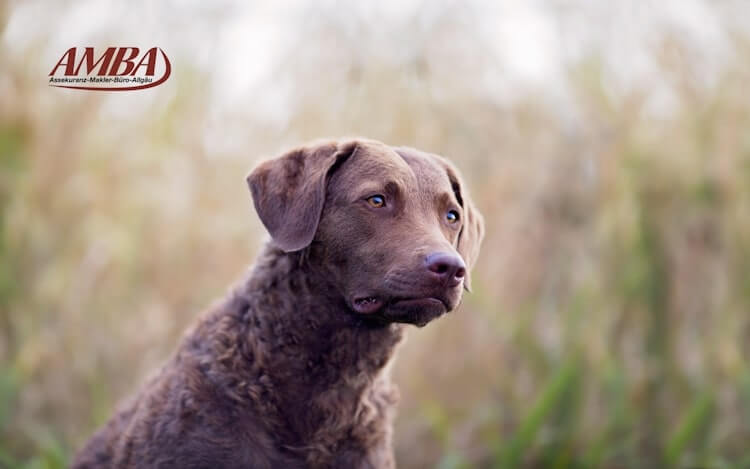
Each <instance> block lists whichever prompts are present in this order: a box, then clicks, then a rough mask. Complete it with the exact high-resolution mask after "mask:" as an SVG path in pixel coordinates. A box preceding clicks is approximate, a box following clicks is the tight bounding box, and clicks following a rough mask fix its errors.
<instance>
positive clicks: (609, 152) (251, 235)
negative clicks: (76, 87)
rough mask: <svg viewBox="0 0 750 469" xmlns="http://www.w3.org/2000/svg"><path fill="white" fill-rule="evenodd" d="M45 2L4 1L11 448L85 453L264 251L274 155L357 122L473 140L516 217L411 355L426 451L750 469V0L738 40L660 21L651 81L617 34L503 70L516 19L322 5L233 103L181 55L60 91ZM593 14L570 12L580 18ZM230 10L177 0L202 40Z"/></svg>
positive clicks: (451, 461)
mask: <svg viewBox="0 0 750 469" xmlns="http://www.w3.org/2000/svg"><path fill="white" fill-rule="evenodd" d="M32 3H33V4H34V5H35V6H33V7H31V8H32V12H36V13H33V14H29V13H28V12H27V13H26V14H27V16H28V15H31V17H33V16H34V15H36V14H39V15H40V17H41V19H39V21H41V24H42V25H50V24H53V23H54V20H55V15H58V14H62V13H61V12H62V11H63V9H64V8H67V7H70V4H67V5H63V6H54V7H53V6H52V5H50V6H48V7H44V8H40V7H39V3H38V2H32ZM21 5H22V4H21V2H19V3H8V4H3V3H0V39H2V40H3V42H2V43H0V467H3V468H4V467H8V468H58V467H63V466H64V465H65V464H66V461H67V460H68V458H69V457H70V456H71V454H72V452H73V451H74V450H75V448H77V447H78V446H79V445H80V444H81V443H82V442H83V441H84V440H85V439H86V438H87V436H88V435H90V433H91V432H92V431H93V429H94V428H95V427H97V426H98V425H100V424H101V423H102V422H104V421H105V420H106V419H107V417H108V416H109V414H110V412H111V410H112V407H113V405H114V404H115V403H116V402H117V401H118V400H119V399H120V398H122V397H123V396H125V395H128V394H129V393H130V392H132V391H133V390H134V389H135V388H137V387H138V383H139V382H140V381H141V380H142V379H143V378H144V377H145V376H146V375H147V374H149V372H150V371H151V370H153V369H154V368H155V367H157V366H158V365H159V364H160V363H161V362H162V361H163V360H164V359H165V358H166V357H167V356H168V355H169V353H170V352H171V350H173V348H174V346H175V344H176V342H177V341H178V339H179V337H180V335H181V334H182V332H183V330H184V329H185V327H186V326H187V324H189V323H190V322H191V321H193V319H194V318H195V317H196V316H197V315H198V314H199V313H200V312H201V310H202V309H203V308H205V307H206V306H207V305H208V304H209V303H210V302H211V301H212V300H213V299H215V298H217V297H219V296H220V295H222V294H223V292H224V291H225V290H226V289H227V288H228V287H229V286H230V285H231V284H232V282H233V281H235V280H236V279H237V278H238V277H239V276H240V274H241V273H242V272H243V270H244V269H246V268H247V266H248V265H249V264H250V263H251V262H252V260H253V258H254V255H255V253H256V251H257V250H258V248H259V246H260V245H261V242H262V239H263V237H264V236H265V234H264V232H263V230H262V227H261V225H260V222H259V221H258V220H257V218H256V216H255V214H254V212H253V211H252V208H251V207H252V205H251V203H250V198H249V194H248V193H247V190H246V187H245V182H244V176H245V174H246V172H247V170H248V169H249V168H251V167H252V166H253V164H254V163H255V162H256V161H257V160H258V159H259V158H263V157H268V156H273V155H275V154H276V153H278V152H279V151H280V150H281V149H283V148H285V147H287V146H289V145H293V144H297V143H300V142H303V141H306V140H309V139H313V138H319V137H327V136H330V137H337V136H346V135H363V136H368V137H371V138H375V139H380V140H383V141H385V142H388V143H392V144H403V145H410V146H414V147H417V148H421V149H425V150H430V151H434V152H436V153H440V154H443V155H446V156H447V157H449V158H451V159H452V160H453V161H455V162H456V164H457V165H458V166H459V167H460V168H461V169H462V170H463V173H464V174H465V175H466V176H467V178H468V179H469V180H470V189H471V192H472V195H473V197H474V199H475V201H476V203H477V205H478V206H479V207H480V209H481V210H482V212H483V213H484V215H485V218H486V221H487V236H486V239H485V242H484V245H483V251H482V257H481V259H480V261H479V264H478V266H477V267H476V269H475V273H474V287H475V289H474V292H473V293H472V294H469V295H466V296H465V302H464V305H463V307H462V308H461V310H460V311H458V312H456V313H454V314H452V315H451V316H449V317H447V318H443V319H441V320H440V321H438V322H437V323H435V324H431V325H430V326H429V327H427V328H425V329H422V330H412V331H410V333H409V339H408V341H407V343H406V344H405V345H404V346H403V348H402V349H401V352H400V356H399V360H398V362H397V365H396V369H395V379H396V381H397V382H398V383H399V385H400V387H401V394H402V402H401V405H400V414H399V419H398V422H397V429H396V433H395V434H396V437H395V444H396V448H397V460H398V461H399V467H402V468H422V467H439V468H442V469H448V468H468V467H497V468H511V467H545V468H546V467H549V468H640V467H644V468H650V467H654V468H657V467H659V468H662V467H686V468H688V467H690V468H695V467H706V468H708V467H710V468H745V467H750V444H749V442H750V368H749V367H748V361H749V360H750V314H749V313H750V97H749V96H748V86H749V85H750V36H749V35H748V32H747V29H746V28H745V29H744V30H743V29H742V27H741V26H742V21H741V20H739V21H735V20H737V18H741V17H742V15H743V14H744V18H745V20H746V19H747V18H748V17H749V16H748V15H750V8H748V7H747V4H744V3H741V2H736V3H731V2H725V3H722V4H721V5H722V8H721V9H719V7H716V8H717V9H716V11H713V10H712V12H713V13H715V14H716V15H718V16H716V17H717V18H719V20H718V21H719V23H718V24H719V25H720V26H721V33H722V37H723V38H724V43H725V46H724V48H723V49H721V51H720V53H719V52H717V53H716V54H714V53H713V51H712V50H711V49H710V48H709V50H708V52H707V53H699V52H698V50H697V49H696V48H695V47H694V46H693V45H692V44H693V43H692V42H691V39H692V38H691V37H690V35H689V34H681V33H680V32H679V31H677V32H675V30H673V29H668V28H665V29H664V30H663V31H662V30H657V31H656V33H655V34H653V36H652V39H651V40H650V42H649V44H648V47H644V48H643V49H638V50H637V51H636V52H637V59H638V60H648V63H649V64H651V66H652V67H653V70H652V72H651V73H652V75H650V77H651V78H650V79H649V80H645V81H644V80H641V81H637V80H636V81H628V80H623V79H621V78H618V77H621V73H620V72H622V71H623V70H622V69H621V68H622V67H627V66H628V64H630V63H632V61H630V62H628V61H627V60H625V59H626V58H621V57H618V56H613V55H608V54H609V53H610V52H612V50H610V49H607V48H601V49H599V50H598V49H596V48H593V49H585V50H584V52H583V53H581V54H577V55H576V57H573V58H570V57H567V58H565V60H564V61H563V66H562V67H561V73H560V75H559V77H557V78H555V79H554V80H547V81H544V82H533V81H532V82H530V83H526V84H524V83H522V82H523V80H521V81H520V82H521V83H520V84H519V82H512V83H510V84H508V85H503V86H498V85H497V83H498V80H501V79H502V78H503V77H504V76H505V75H506V72H507V69H506V68H504V63H503V61H502V60H501V59H499V58H498V57H496V56H494V55H493V54H491V53H490V52H489V51H490V50H491V47H490V45H489V42H492V41H494V40H497V38H495V37H494V36H489V37H488V36H487V35H486V34H484V33H482V31H487V30H488V29H487V28H489V29H490V30H491V21H490V20H489V19H488V18H492V17H493V15H501V14H502V11H499V12H498V11H497V10H494V9H492V8H490V9H489V10H487V9H486V5H485V6H483V5H484V4H480V3H477V4H474V3H472V4H471V5H472V7H471V8H467V7H466V6H464V5H462V4H451V3H425V4H420V6H417V7H416V8H414V9H413V11H412V10H410V11H411V13H408V14H404V15H403V18H402V19H401V20H400V21H384V20H382V18H381V19H379V18H380V17H378V16H377V14H375V13H373V12H372V11H371V10H369V9H367V8H364V7H358V8H354V7H351V8H349V7H347V8H345V7H344V6H343V5H338V6H336V5H332V4H326V6H324V7H315V8H313V7H312V6H310V5H307V6H306V7H304V8H302V9H301V10H300V11H299V12H296V13H295V14H291V13H290V17H291V19H290V20H289V23H288V25H287V29H285V30H284V31H287V32H288V34H287V36H285V37H287V39H286V40H285V42H283V43H284V44H285V45H284V46H279V47H278V48H277V49H275V52H274V53H275V54H276V55H278V57H277V60H275V61H274V66H273V67H272V68H269V69H268V70H267V71H266V72H265V74H264V75H263V76H262V77H261V79H259V80H258V81H257V83H256V84H255V85H254V87H253V88H252V89H250V90H249V91H248V93H247V94H246V95H245V97H244V98H243V100H239V99H238V100H236V101H234V102H230V103H229V104H228V105H225V106H224V108H222V109H221V110H216V108H215V106H214V100H213V98H212V96H213V95H212V94H211V93H210V92H208V91H207V90H212V89H215V88H216V87H217V86H218V87H221V86H222V85H221V83H220V82H219V84H218V85H217V80H220V79H221V78H220V77H219V78H217V77H216V76H215V75H214V74H212V73H211V69H210V68H205V67H203V66H200V65H196V63H195V62H192V61H191V58H190V55H189V54H186V53H184V52H180V50H179V49H178V47H177V45H175V46H174V49H176V50H177V52H175V54H174V55H173V56H172V60H173V66H174V67H175V72H174V74H173V77H172V78H171V79H170V81H169V82H168V83H167V84H166V85H164V86H162V87H158V88H155V89H153V90H149V91H144V92H140V93H141V94H140V95H136V94H135V93H122V94H118V95H117V96H113V95H108V94H100V93H85V92H76V91H65V90H59V89H53V88H48V87H47V85H46V81H45V76H46V73H48V69H49V68H50V67H49V66H48V65H49V64H48V62H49V60H46V59H45V60H46V61H44V60H41V59H39V57H55V56H56V55H58V54H59V53H60V51H61V50H62V49H61V48H59V47H58V48H52V51H51V52H44V51H47V50H48V49H50V46H49V44H50V41H51V40H52V38H56V39H57V40H59V36H60V35H61V34H62V32H61V31H59V30H54V29H52V30H45V29H44V27H40V28H39V29H34V28H30V29H29V31H28V32H27V33H26V35H27V36H28V40H26V41H25V42H23V43H17V42H11V41H10V39H8V36H7V35H6V36H5V37H3V30H4V28H5V26H8V25H9V24H12V21H13V13H14V12H15V11H16V10H17V9H21ZM220 5H224V3H221V4H220ZM584 6H585V5H584V4H581V5H578V4H577V3H575V2H574V3H572V4H569V3H564V2H549V8H550V9H554V11H555V12H556V13H552V16H553V17H555V18H557V19H558V20H560V21H561V25H565V24H568V23H566V22H565V21H564V20H565V18H566V17H567V16H566V15H567V13H566V12H568V13H569V12H570V11H571V10H576V9H577V8H579V7H580V9H581V10H580V11H581V12H582V13H581V14H583V15H586V14H588V13H591V14H592V15H594V13H596V12H597V11H598V12H599V13H602V10H601V9H596V8H594V7H591V6H588V7H585V8H584ZM155 8H156V7H155ZM165 8H166V7H165ZM170 8H177V7H175V6H174V5H173V6H172V7H170ZM190 8H193V10H194V9H195V8H197V7H195V6H194V5H193V6H191V7H190ZM222 8H223V6H217V7H215V8H214V9H211V8H208V10H206V11H205V12H204V13H206V14H205V15H201V17H200V18H199V19H195V18H194V17H193V16H190V15H188V14H185V15H179V14H177V13H175V16H173V17H172V18H171V23H170V24H169V28H172V29H170V34H173V35H175V37H174V38H172V39H171V40H172V41H173V43H174V44H177V43H178V42H179V41H180V40H183V39H185V38H186V37H187V36H185V38H183V36H181V35H183V34H184V35H187V34H189V33H187V32H185V33H183V32H181V31H186V30H188V29H191V28H192V29H191V31H192V32H191V33H190V34H194V35H196V34H197V35H201V34H206V35H207V36H206V37H207V38H210V37H212V36H210V31H212V28H215V29H217V30H218V29H221V28H222V24H224V23H222V22H223V21H227V17H228V16H231V14H232V10H231V8H229V9H228V10H227V11H228V13H222ZM592 10H593V11H594V13H592ZM605 10H606V8H605ZM160 11H161V10H158V11H157V12H156V13H153V12H152V14H157V13H159V12H160ZM191 11H192V10H191ZM201 11H202V10H201ZM576 11H577V10H576ZM587 12H588V13H587ZM193 13H194V12H193ZM193 13H190V14H191V15H192V14H193ZM605 14H606V11H605ZM223 15H224V16H223ZM555 15H557V16H555ZM126 16H127V15H126ZM588 19H589V20H591V21H590V22H588V23H587V22H584V23H581V24H583V26H582V25H581V24H579V23H575V22H574V23H571V24H573V25H574V26H575V25H578V26H575V27H576V28H579V29H580V28H583V30H584V32H586V31H588V29H586V28H591V29H594V28H596V27H601V26H602V25H601V24H600V23H597V17H596V16H592V17H591V18H588ZM16 20H18V18H16ZM125 20H127V18H125V19H124V20H123V21H125ZM18 21H21V20H18ZM488 21H490V23H489V24H490V26H487V24H488ZM196 22H197V23H196ZM482 25H484V26H486V27H480V26H482ZM745 26H746V21H745ZM280 28H281V27H280ZM560 31H561V33H560V34H563V35H564V33H565V31H566V29H565V28H564V27H562V26H561V28H560ZM620 32H621V31H619V30H618V31H615V32H614V34H619V33H620ZM123 37H125V38H126V39H127V37H128V36H123ZM97 40H99V42H97V44H99V43H101V38H99V39H97ZM185 40H187V39H185ZM206 40H207V41H209V42H210V39H206ZM105 42H106V41H105ZM113 42H116V41H113ZM125 42H127V41H125ZM71 45H76V44H71ZM78 45H82V44H78ZM169 45H170V43H169V42H168V41H167V42H166V43H165V44H162V47H164V48H165V49H166V50H167V51H168V52H169V51H170V49H169ZM517 47H518V48H519V50H520V52H519V53H521V54H523V51H524V49H523V48H524V44H518V45H517ZM704 52H705V51H704ZM50 54H51V55H50ZM638 54H640V55H638ZM717 57H721V60H718V59H717ZM621 59H622V60H621ZM631 59H632V57H631ZM238 60H243V59H242V58H238ZM514 83H515V84H514Z"/></svg>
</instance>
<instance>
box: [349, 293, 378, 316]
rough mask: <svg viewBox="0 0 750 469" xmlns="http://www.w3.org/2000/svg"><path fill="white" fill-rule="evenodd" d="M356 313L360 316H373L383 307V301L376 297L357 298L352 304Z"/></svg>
mask: <svg viewBox="0 0 750 469" xmlns="http://www.w3.org/2000/svg"><path fill="white" fill-rule="evenodd" d="M352 306H353V307H354V311H356V312H358V313H360V314H373V313H376V312H378V310H379V309H380V308H382V307H383V300H380V299H378V298H376V297H374V296H363V297H359V298H355V299H354V301H353V302H352Z"/></svg>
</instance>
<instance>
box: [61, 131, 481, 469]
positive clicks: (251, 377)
mask: <svg viewBox="0 0 750 469" xmlns="http://www.w3.org/2000/svg"><path fill="white" fill-rule="evenodd" d="M248 182H249V184H250V187H251V190H252V192H253V198H254V201H255V206H256V209H257V210H258V213H259V215H260V217H261V220H262V221H263V223H264V224H265V225H266V227H267V228H268V229H269V232H270V233H271V236H272V240H271V242H270V243H269V244H268V245H267V246H266V248H265V249H264V251H263V252H262V253H261V255H260V256H259V259H258V260H257V262H256V265H255V267H254V268H253V269H252V271H251V273H250V275H249V277H248V278H247V280H245V281H244V282H242V283H241V284H240V285H239V286H238V287H236V288H235V289H234V291H233V292H232V293H231V294H230V295H229V296H228V297H227V298H226V299H225V300H224V301H223V302H221V303H219V304H217V305H216V306H214V307H213V308H212V309H211V310H209V311H208V312H207V313H206V314H205V315H204V316H203V317H202V318H201V320H200V321H199V322H198V324H197V325H196V326H195V327H194V328H193V329H192V330H190V331H189V332H188V333H187V334H186V336H185V338H184V339H183V340H182V343H181V345H180V346H179V348H178V350H177V352H176V354H175V355H174V356H173V357H172V358H171V359H170V360H169V362H168V363H167V364H166V365H165V366H164V367H163V368H162V369H161V371H160V372H159V373H158V374H157V375H156V376H154V377H153V378H151V379H150V380H149V381H148V383H146V385H145V386H144V387H143V389H142V390H141V391H140V392H139V393H138V394H137V395H136V396H135V397H134V398H133V399H132V400H131V401H129V402H128V403H126V404H125V405H123V406H122V407H121V408H120V410H119V411H118V412H117V413H116V414H115V416H114V417H113V418H112V419H111V420H110V421H109V422H108V423H107V424H106V425H105V426H104V427H103V428H102V429H100V430H99V431H98V432H97V433H96V434H95V435H94V436H93V437H92V439H91V440H90V441H89V442H88V444H87V445H86V446H85V447H84V448H83V449H82V450H81V452H80V453H79V454H78V457H77V459H76V460H75V462H74V464H73V467H74V468H78V469H83V468H99V467H102V468H135V467H139V468H140V467H146V468H172V467H175V468H240V467H242V468H295V467H300V468H302V467H311V468H324V467H326V468H327V467H339V468H392V467H394V461H393V452H392V448H391V425H392V419H393V409H394V405H395V403H396V400H397V391H396V389H395V388H394V386H393V385H392V384H391V383H390V380H389V376H388V373H387V369H388V363H389V362H390V360H391V358H392V356H393V354H394V351H395V349H396V346H397V344H398V343H399V342H400V340H401V338H402V329H403V327H405V326H404V325H403V323H412V324H416V325H419V326H421V325H424V324H426V323H427V322H429V321H430V320H432V319H434V318H435V317H438V316H440V315H442V314H443V313H445V312H448V311H450V310H452V309H453V308H455V306H456V305H457V304H458V302H459V301H460V296H461V288H462V285H464V283H465V281H467V280H468V278H466V279H465V278H464V276H468V272H466V273H464V271H463V270H462V269H463V267H462V266H463V265H464V264H463V261H462V260H461V259H460V258H459V257H458V255H459V253H460V254H461V256H462V257H463V258H464V259H466V262H467V264H470V263H471V262H473V260H474V259H475V258H476V254H477V249H478V245H479V242H480V240H481V236H482V221H481V217H480V216H479V214H478V213H476V210H475V209H474V208H473V206H471V205H470V202H469V200H468V197H467V194H466V193H465V188H461V187H460V181H459V180H458V179H457V175H456V172H455V170H454V169H453V168H452V167H450V166H449V165H448V163H447V162H446V161H444V160H442V159H440V158H439V157H436V156H434V155H428V154H423V153H421V152H417V151H416V150H411V149H392V148H390V147H387V146H385V145H383V144H379V143H377V142H372V141H362V140H359V141H353V142H347V143H344V144H336V143H323V144H317V145H314V146H311V147H304V148H301V149H297V150H294V151H292V152H289V153H287V154H286V155H284V156H282V157H281V158H277V159H276V160H272V161H270V162H267V163H264V164H263V165H261V166H259V167H258V168H257V169H256V170H255V171H254V172H253V173H252V174H251V176H250V177H249V178H248ZM360 186H361V187H360ZM371 190H372V191H376V192H383V193H384V194H388V200H390V201H391V204H392V205H391V207H392V208H391V211H390V212H387V211H385V210H374V209H373V208H372V206H371V205H370V206H368V205H366V203H363V200H364V201H365V202H366V201H367V199H366V198H365V199H363V200H362V195H363V194H365V195H366V194H369V193H370V192H368V191H371ZM357 191H360V192H361V193H360V192H357ZM362 191H364V192H362ZM368 203H369V202H368ZM447 207H455V209H454V210H458V211H460V212H461V213H460V214H461V217H462V221H461V225H460V226H453V225H455V223H450V224H448V223H447V222H445V220H444V219H443V218H441V217H442V216H443V214H444V212H445V211H446V210H447ZM383 208H384V207H383ZM435 252H437V253H438V254H439V256H438V257H439V258H440V260H439V262H441V263H442V264H440V265H439V266H437V267H439V269H438V268H437V267H436V264H435V262H437V261H435V256H436V254H434V253H435ZM431 256H432V257H431ZM430 259H432V261H430ZM446 259H447V260H446ZM445 262H447V263H448V264H445ZM425 263H427V264H425ZM426 265H427V267H426ZM445 269H449V270H448V273H449V274H446V272H445ZM362 298H366V301H365V300H362ZM363 305H364V306H363Z"/></svg>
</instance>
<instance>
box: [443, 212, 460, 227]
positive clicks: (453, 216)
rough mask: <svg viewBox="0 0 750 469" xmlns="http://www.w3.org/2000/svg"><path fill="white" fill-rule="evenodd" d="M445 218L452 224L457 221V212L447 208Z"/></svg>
mask: <svg viewBox="0 0 750 469" xmlns="http://www.w3.org/2000/svg"><path fill="white" fill-rule="evenodd" d="M445 219H446V220H448V223H450V224H453V223H456V222H457V221H458V212H457V211H455V210H449V211H448V213H446V214H445Z"/></svg>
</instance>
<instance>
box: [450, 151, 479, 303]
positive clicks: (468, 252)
mask: <svg viewBox="0 0 750 469" xmlns="http://www.w3.org/2000/svg"><path fill="white" fill-rule="evenodd" d="M443 162H444V163H445V165H446V171H447V172H448V179H449V180H450V182H451V186H452V188H453V193H454V194H455V195H456V199H457V200H458V203H459V205H461V208H463V223H462V225H461V231H460V232H459V233H458V246H457V247H456V249H457V250H458V253H459V254H460V255H461V257H463V259H464V262H465V263H466V278H465V279H464V288H466V290H467V291H468V290H471V275H470V273H469V271H470V270H471V268H472V267H473V266H474V263H475V262H476V261H477V258H478V257H479V246H480V245H481V244H482V238H484V218H483V217H482V214H481V213H479V210H477V208H476V206H475V205H474V203H473V202H472V201H471V198H470V197H469V193H468V191H467V189H466V184H464V183H463V180H462V179H461V175H460V174H459V173H458V170H456V168H455V167H454V166H453V165H452V164H451V163H450V162H449V161H447V160H443Z"/></svg>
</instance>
